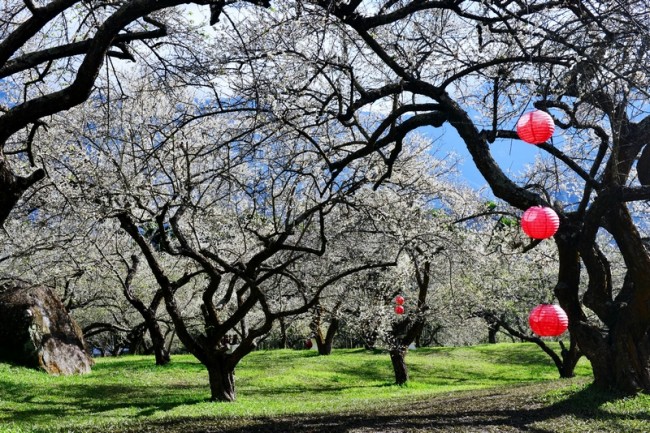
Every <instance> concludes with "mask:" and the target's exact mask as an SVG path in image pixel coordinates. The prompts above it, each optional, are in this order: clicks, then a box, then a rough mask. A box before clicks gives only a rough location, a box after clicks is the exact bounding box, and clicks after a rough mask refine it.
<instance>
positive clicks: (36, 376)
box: [0, 344, 650, 432]
mask: <svg viewBox="0 0 650 433" xmlns="http://www.w3.org/2000/svg"><path fill="white" fill-rule="evenodd" d="M407 364H408V365H409V368H410V373H411V379H412V380H411V382H410V383H409V385H408V386H406V387H397V386H394V385H392V381H393V377H392V370H391V366H390V360H389V358H388V356H387V355H386V354H383V353H372V352H367V351H362V350H340V351H335V353H334V354H333V355H332V356H329V357H319V356H317V355H316V354H315V352H313V351H289V350H286V351H260V352H254V353H252V354H251V355H249V356H248V357H246V358H245V359H244V360H243V361H242V363H241V364H240V366H239V367H238V369H237V372H236V380H237V391H238V401H237V402H236V403H210V402H208V401H207V398H208V397H209V389H208V386H207V373H206V371H205V369H204V368H203V367H202V366H201V365H200V364H198V363H197V362H196V361H195V360H194V359H193V358H192V357H190V356H175V357H173V361H172V363H171V364H170V365H169V366H166V367H162V368H161V367H156V366H155V365H153V359H152V358H150V357H137V356H133V357H122V358H107V359H100V360H98V363H97V365H96V366H95V367H94V369H93V373H91V374H89V375H86V376H76V377H52V376H47V375H45V374H43V373H40V372H36V371H32V370H27V369H23V368H18V367H11V366H8V365H6V364H0V432H23V431H25V432H26V431H30V432H31V431H35V432H41V431H79V430H82V429H84V428H91V429H97V430H109V429H110V430H111V431H119V430H124V429H133V430H134V431H138V430H142V429H143V428H144V426H150V427H152V429H153V430H152V431H160V430H161V429H162V428H163V427H164V428H167V429H168V430H169V431H188V426H190V427H191V428H193V429H194V430H195V431H201V430H202V429H203V430H204V431H205V430H208V429H209V430H211V431H214V430H213V429H217V430H219V429H221V430H222V431H226V430H227V429H228V428H231V427H233V426H242V425H245V424H248V423H253V424H254V423H255V420H256V419H257V420H259V419H265V418H267V417H268V418H272V419H274V420H285V422H288V423H289V424H288V425H292V423H299V422H306V421H305V420H306V419H308V418H314V417H316V418H318V417H320V418H322V419H326V418H327V417H328V416H329V415H333V416H335V419H339V420H344V419H346V418H345V417H346V416H347V417H348V418H349V419H354V420H357V421H359V420H360V419H361V418H364V417H366V418H368V419H369V420H370V418H373V417H374V418H373V420H374V422H378V421H377V420H378V419H380V418H381V416H388V415H390V414H394V415H391V416H393V417H395V416H397V415H399V414H400V413H403V412H404V411H406V410H411V411H413V410H416V409H414V408H417V407H420V408H421V410H425V411H426V408H435V407H438V413H442V412H444V411H448V410H449V409H450V407H452V408H453V405H451V406H450V403H449V399H450V398H451V399H453V400H454V401H457V402H458V403H456V404H457V406H458V410H463V409H462V407H463V403H461V402H463V401H464V402H465V403H464V404H465V405H466V408H465V409H466V411H467V413H466V416H467V417H471V416H473V415H472V414H474V415H477V416H479V412H480V411H478V410H476V407H478V406H480V405H479V404H478V402H479V401H480V402H482V403H481V404H487V406H485V408H484V410H483V411H482V412H480V413H483V414H485V413H488V412H489V411H492V412H494V411H500V410H501V408H502V407H507V406H508V405H509V404H510V405H517V404H523V403H521V401H524V402H530V401H532V400H531V398H530V397H529V396H530V395H531V394H534V395H536V396H537V395H539V396H541V397H540V398H541V400H540V398H537V399H536V400H535V401H536V403H535V404H536V405H537V406H535V412H531V414H533V413H534V415H535V416H538V417H539V415H540V414H543V411H542V412H540V407H541V408H542V409H543V408H544V407H545V406H544V405H546V406H549V407H554V408H558V407H564V409H567V406H566V405H567V404H568V405H571V407H570V408H569V409H571V410H564V412H566V414H565V415H563V416H564V417H565V418H562V417H560V418H557V417H555V418H554V417H553V416H546V417H541V418H539V419H535V420H532V421H530V422H536V423H538V424H539V422H543V421H547V422H550V423H551V424H552V423H556V425H555V426H554V427H553V428H552V429H551V430H548V431H561V430H562V429H561V428H560V426H561V425H562V424H563V423H565V422H570V423H572V424H576V423H578V424H579V423H580V422H583V423H584V422H586V423H587V424H586V425H587V426H589V422H591V421H584V418H585V417H587V418H590V417H592V415H590V414H592V411H594V410H596V411H597V413H596V412H594V413H596V415H598V414H602V415H603V416H602V417H599V418H602V419H600V420H596V421H594V422H596V423H600V424H593V426H600V427H598V428H602V429H605V428H606V427H607V426H611V425H615V426H617V428H618V427H625V430H620V429H616V428H615V429H613V430H606V429H605V430H602V429H601V430H598V429H596V431H633V430H634V429H637V428H639V430H638V431H644V430H643V429H644V428H645V429H646V430H650V422H648V420H647V419H646V417H643V416H639V415H638V414H639V413H641V412H642V413H646V412H647V408H650V400H649V399H647V398H646V397H644V396H641V397H637V398H636V399H629V400H627V401H625V400H624V401H622V402H621V401H619V402H616V403H606V402H605V401H604V398H603V397H602V396H600V397H599V396H596V397H593V396H594V394H593V393H588V396H585V395H582V396H581V393H583V394H586V393H585V391H584V390H582V388H584V383H586V382H587V380H586V379H585V378H586V377H588V376H589V374H590V368H589V365H588V364H587V363H586V362H582V363H581V364H580V365H579V368H578V376H581V377H582V380H580V379H579V380H578V381H573V382H567V381H557V380H555V379H556V378H557V371H556V370H555V368H554V366H553V365H552V363H551V362H550V359H549V358H548V357H547V356H546V355H544V354H543V353H542V352H541V351H540V350H539V349H538V348H537V347H536V346H534V345H528V344H517V345H513V344H500V345H492V346H477V347H471V348H432V349H421V350H418V351H414V352H411V353H409V355H408V357H407ZM581 383H582V385H581ZM527 384H532V385H527ZM549 384H550V385H549ZM572 384H573V385H572ZM567 387H568V388H567ZM556 388H557V390H555V391H553V389H556ZM476 390H478V391H476ZM495 390H496V391H495ZM451 392H454V394H451V395H450V394H449V393H451ZM485 393H488V394H489V395H498V396H500V397H499V398H496V397H495V398H493V399H492V400H490V399H486V398H485V395H487V394H485ZM508 395H512V396H514V397H512V398H513V400H512V401H511V402H508V398H509V397H507V396H508ZM481 396H483V397H481ZM516 396H519V397H516ZM576 396H577V397H576ZM463 398H464V399H465V400H463ZM520 398H523V399H524V400H521V401H520ZM594 399H595V400H594ZM492 401H493V402H494V404H495V405H496V406H494V407H492V408H491V409H490V407H491V406H489V404H491V402H492ZM517 402H519V403H517ZM540 402H541V403H540ZM585 402H586V403H585ZM540 404H541V405H542V406H539V405H540ZM607 404H610V405H612V406H611V407H610V408H609V409H607ZM562 405H564V406H562ZM574 406H575V410H573V409H572V408H574ZM377 408H380V409H379V410H378V409H377ZM603 408H604V409H603ZM416 412H417V410H416ZM608 413H611V414H612V415H611V416H608V415H607V414H608ZM585 414H586V415H585ZM428 416H429V417H430V416H432V415H431V414H429V415H428ZM480 416H483V415H480ZM556 418H557V419H556ZM215 419H217V420H218V421H215ZM425 419H427V418H426V417H423V420H425ZM188 420H190V421H188ZM287 420H288V421H287ZM301 420H302V421H301ZM357 421H354V422H357ZM215 422H216V423H217V424H218V425H219V426H221V427H217V426H215V425H216V424H215ZM342 422H343V421H342ZM423 422H424V421H423ZM429 422H432V421H431V420H429ZM477 422H479V423H480V422H481V421H480V420H478V421H477ZM612 423H614V424H612ZM621 423H622V424H621ZM267 424H268V423H267ZM461 424H462V423H461ZM551 424H549V425H551ZM206 425H209V427H205V426H206ZM278 425H281V424H278ZM429 425H431V424H429ZM174 426H176V427H174ZM603 426H605V427H603ZM352 427H353V425H350V426H348V427H346V429H348V430H353V429H352ZM376 427H377V426H376ZM465 427H467V426H465ZM256 428H257V427H256ZM607 428H609V427H607ZM412 429H413V431H418V427H417V426H416V425H413V427H412ZM311 430H312V431H318V429H314V428H311ZM252 431H256V430H252ZM324 431H327V430H324ZM459 431H469V430H467V428H465V429H463V430H459ZM488 431H489V430H488ZM495 431H500V430H495ZM503 431H508V430H503ZM512 431H519V430H512ZM540 431H547V430H540ZM567 431H579V430H576V429H575V428H572V429H569V430H567ZM584 431H587V430H584Z"/></svg>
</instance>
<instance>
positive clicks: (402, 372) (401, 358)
mask: <svg viewBox="0 0 650 433" xmlns="http://www.w3.org/2000/svg"><path fill="white" fill-rule="evenodd" d="M406 351H407V348H406V347H404V346H400V347H397V348H395V349H392V350H391V351H390V362H391V363H392V364H393V372H394V373H395V383H396V384H397V385H404V384H405V383H406V382H408V380H409V372H408V368H407V367H406V360H405V358H406Z"/></svg>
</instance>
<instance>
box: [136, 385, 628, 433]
mask: <svg viewBox="0 0 650 433" xmlns="http://www.w3.org/2000/svg"><path fill="white" fill-rule="evenodd" d="M566 386H567V382H562V381H553V382H550V383H544V384H536V385H526V386H515V387H508V388H501V389H489V390H481V391H471V392H462V393H451V394H447V395H440V396H436V397H432V398H428V399H426V400H424V399H423V400H418V401H415V402H408V403H405V402H394V403H391V404H390V405H389V406H387V407H372V408H368V410H367V411H364V412H363V413H348V414H341V415H314V416H291V417H284V418H273V419H269V418H254V419H248V420H216V419H201V420H196V419H194V420H189V419H188V420H184V421H178V422H176V421H175V422H173V423H161V424H157V425H154V426H147V429H146V430H149V429H151V430H150V431H156V432H164V433H176V432H183V433H190V432H193V433H235V432H237V433H278V432H311V433H330V432H346V433H367V432H389V433H393V432H459V433H460V432H463V433H466V432H471V433H474V432H499V433H501V432H504V433H510V432H532V433H560V432H571V433H575V432H580V431H585V432H586V431H590V432H610V431H611V432H618V433H620V432H624V431H625V432H627V431H629V430H622V429H621V428H622V427H621V426H620V425H619V424H618V423H617V422H616V421H617V420H611V421H612V422H611V423H609V424H608V420H607V416H606V414H604V413H601V411H600V409H599V406H600V405H601V404H602V403H603V401H597V400H594V401H591V400H589V401H587V403H585V401H584V399H583V400H580V403H579V404H577V405H576V401H577V400H576V399H574V401H570V402H563V403H558V404H553V405H549V404H547V403H545V402H544V400H543V399H542V398H541V396H542V395H543V394H545V393H546V392H548V391H550V390H553V389H556V388H561V387H566ZM577 398H582V397H577ZM592 400H593V399H592ZM594 423H595V424H594ZM138 431H143V429H142V428H140V429H138Z"/></svg>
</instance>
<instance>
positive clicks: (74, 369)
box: [0, 285, 93, 375]
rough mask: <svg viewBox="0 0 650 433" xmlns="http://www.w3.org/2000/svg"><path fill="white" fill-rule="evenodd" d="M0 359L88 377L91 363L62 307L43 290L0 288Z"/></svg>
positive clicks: (80, 335)
mask: <svg viewBox="0 0 650 433" xmlns="http://www.w3.org/2000/svg"><path fill="white" fill-rule="evenodd" d="M0 359H2V360H4V361H9V362H13V363H16V364H19V365H23V366H26V367H32V368H40V369H42V370H45V371H46V372H48V373H49V374H63V375H68V374H75V373H88V372H90V368H91V366H92V365H93V360H92V358H90V357H89V356H88V354H87V352H86V347H85V343H84V340H83V334H82V332H81V329H80V328H79V326H78V325H77V323H76V322H75V321H74V319H72V317H70V315H69V314H68V312H67V310H66V309H65V306H64V305H63V303H62V302H61V301H60V300H59V299H58V298H57V297H56V295H55V294H54V293H52V291H51V290H50V289H48V288H45V287H28V286H25V285H21V286H19V287H8V286H2V287H0Z"/></svg>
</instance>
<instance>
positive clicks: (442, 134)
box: [426, 124, 542, 190]
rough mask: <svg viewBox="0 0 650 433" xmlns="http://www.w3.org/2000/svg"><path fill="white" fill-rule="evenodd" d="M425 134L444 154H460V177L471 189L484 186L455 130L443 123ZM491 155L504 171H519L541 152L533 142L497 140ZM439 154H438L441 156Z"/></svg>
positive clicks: (492, 147)
mask: <svg viewBox="0 0 650 433" xmlns="http://www.w3.org/2000/svg"><path fill="white" fill-rule="evenodd" d="M426 133H427V135H429V134H430V136H431V137H437V138H438V140H437V141H436V147H437V148H439V149H440V150H439V152H440V153H441V154H442V155H444V154H446V153H448V152H454V153H456V154H457V155H459V156H460V158H461V159H462V162H461V164H460V167H459V168H460V174H461V178H462V179H463V180H465V181H466V182H467V184H468V185H469V186H470V187H472V188H473V189H477V190H478V189H481V188H482V187H484V186H486V185H487V183H486V182H485V179H484V178H483V176H482V175H481V173H479V171H478V170H477V169H476V166H475V165H474V162H473V161H472V157H471V156H470V154H469V152H468V151H467V148H466V147H465V143H464V142H463V141H462V140H461V138H460V137H459V136H458V133H457V132H456V130H455V129H454V128H453V127H451V126H449V124H445V125H444V126H443V127H442V128H438V129H435V130H434V129H431V130H429V131H426ZM491 150H492V157H493V158H494V159H495V160H496V161H497V163H498V164H499V166H500V167H501V169H502V170H503V171H504V172H505V173H506V174H508V173H514V174H516V173H520V172H522V171H523V169H524V167H525V166H526V165H527V164H532V163H533V162H534V161H535V157H536V156H537V155H539V154H540V152H542V151H541V150H540V149H539V148H537V147H536V146H535V145H533V144H528V143H525V142H523V141H521V140H497V141H495V142H494V143H493V144H491ZM442 155H440V156H442Z"/></svg>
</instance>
